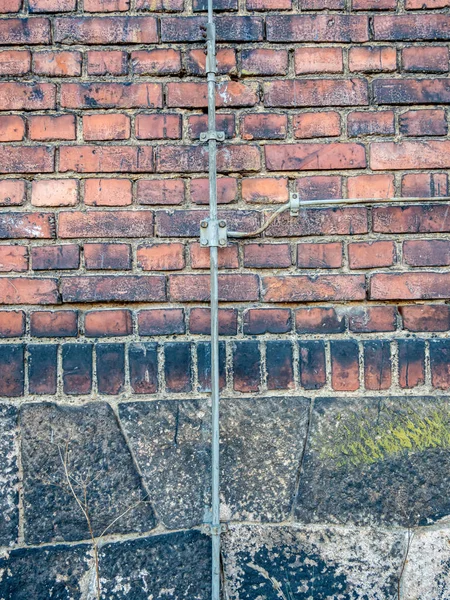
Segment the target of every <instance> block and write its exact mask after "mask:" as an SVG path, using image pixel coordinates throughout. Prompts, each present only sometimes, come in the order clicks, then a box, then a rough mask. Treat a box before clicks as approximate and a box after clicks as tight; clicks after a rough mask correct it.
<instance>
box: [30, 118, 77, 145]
mask: <svg viewBox="0 0 450 600" xmlns="http://www.w3.org/2000/svg"><path fill="white" fill-rule="evenodd" d="M28 135H29V136H30V139H31V140H42V141H52V140H74V139H75V138H76V131H75V116H74V115H60V116H57V117H51V116H47V115H45V116H44V115H42V116H40V115H39V116H38V115H36V116H34V115H33V116H31V117H29V118H28Z"/></svg>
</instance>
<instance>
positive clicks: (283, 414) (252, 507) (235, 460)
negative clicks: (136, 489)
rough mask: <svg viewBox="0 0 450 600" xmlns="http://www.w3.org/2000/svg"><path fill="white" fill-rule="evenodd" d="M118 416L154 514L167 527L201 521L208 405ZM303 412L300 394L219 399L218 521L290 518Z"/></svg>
mask: <svg viewBox="0 0 450 600" xmlns="http://www.w3.org/2000/svg"><path fill="white" fill-rule="evenodd" d="M119 412H120V417H121V420H122V423H123V426H124V429H125V431H126V432H127V437H128V438H129V440H130V444H131V447H132V449H133V452H134V455H135V456H136V460H137V462H138V464H139V466H140V468H141V471H142V473H143V476H144V479H145V482H146V486H147V487H148V489H149V490H150V497H151V500H152V502H153V503H154V506H155V511H156V513H157V514H158V517H159V518H160V519H161V520H162V522H163V523H164V525H165V526H166V527H169V528H176V527H191V526H193V525H196V524H199V523H202V522H203V521H204V520H205V518H206V512H207V510H208V508H209V504H210V500H209V494H210V420H211V412H210V408H209V406H208V403H207V401H205V400H186V401H179V400H173V401H172V400H170V401H161V402H136V403H127V404H122V405H121V406H120V410H119ZM308 414H309V401H308V400H306V399H304V398H298V397H290V398H288V397H282V398H250V399H249V398H246V399H233V400H228V399H224V400H222V402H221V416H220V419H221V496H222V518H223V519H225V520H230V519H234V520H239V519H247V520H249V519H252V520H255V521H260V520H261V521H282V520H283V519H285V518H287V516H288V515H289V513H290V510H291V507H292V503H293V499H294V496H295V485H296V480H297V472H298V467H299V464H300V458H301V454H302V451H303V447H304V442H305V437H306V431H307V422H308Z"/></svg>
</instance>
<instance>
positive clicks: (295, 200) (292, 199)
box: [289, 194, 300, 217]
mask: <svg viewBox="0 0 450 600" xmlns="http://www.w3.org/2000/svg"><path fill="white" fill-rule="evenodd" d="M289 209H290V212H291V217H298V213H299V210H300V196H299V195H298V194H291V195H290V196H289Z"/></svg>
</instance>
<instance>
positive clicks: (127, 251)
mask: <svg viewBox="0 0 450 600" xmlns="http://www.w3.org/2000/svg"><path fill="white" fill-rule="evenodd" d="M84 263H85V265H86V269H88V270H90V269H98V270H108V269H109V270H114V271H127V270H129V269H131V247H130V245H129V244H84Z"/></svg>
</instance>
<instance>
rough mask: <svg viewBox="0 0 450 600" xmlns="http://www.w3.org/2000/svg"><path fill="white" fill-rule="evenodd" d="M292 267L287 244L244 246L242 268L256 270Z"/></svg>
mask: <svg viewBox="0 0 450 600" xmlns="http://www.w3.org/2000/svg"><path fill="white" fill-rule="evenodd" d="M291 265H292V258H291V249H290V245H289V244H272V243H270V244H261V243H259V244H246V245H245V246H244V266H245V267H253V268H256V269H274V268H287V267H290V266H291Z"/></svg>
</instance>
